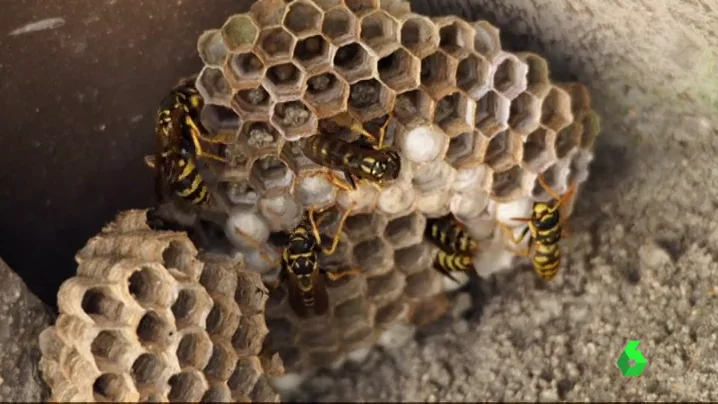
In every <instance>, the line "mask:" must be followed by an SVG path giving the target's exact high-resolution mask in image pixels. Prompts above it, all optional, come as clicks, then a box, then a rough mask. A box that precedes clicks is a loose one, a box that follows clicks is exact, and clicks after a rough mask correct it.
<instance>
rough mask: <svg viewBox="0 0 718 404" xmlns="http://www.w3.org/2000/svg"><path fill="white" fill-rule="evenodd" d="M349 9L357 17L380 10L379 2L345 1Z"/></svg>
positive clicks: (372, 0) (371, 0)
mask: <svg viewBox="0 0 718 404" xmlns="http://www.w3.org/2000/svg"><path fill="white" fill-rule="evenodd" d="M344 4H346V6H347V8H349V10H351V12H352V13H354V14H355V15H356V16H357V17H361V16H363V15H366V14H368V13H371V12H372V11H374V10H376V9H377V8H379V1H378V0H345V1H344Z"/></svg>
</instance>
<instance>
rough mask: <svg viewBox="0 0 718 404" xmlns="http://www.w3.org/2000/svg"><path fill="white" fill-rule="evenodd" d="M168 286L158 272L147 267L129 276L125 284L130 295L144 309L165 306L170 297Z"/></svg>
mask: <svg viewBox="0 0 718 404" xmlns="http://www.w3.org/2000/svg"><path fill="white" fill-rule="evenodd" d="M168 286H169V285H167V284H166V279H165V278H164V277H162V276H161V275H160V272H159V271H158V270H157V269H156V268H151V267H149V266H148V267H143V268H141V269H140V270H139V271H137V272H135V273H133V274H132V275H130V278H129V279H128V283H127V289H128V292H130V295H131V296H132V297H134V298H135V300H136V301H137V303H139V304H140V305H141V306H143V307H145V308H147V307H150V306H154V305H158V306H166V305H167V304H168V303H169V301H170V295H171V292H170V290H168Z"/></svg>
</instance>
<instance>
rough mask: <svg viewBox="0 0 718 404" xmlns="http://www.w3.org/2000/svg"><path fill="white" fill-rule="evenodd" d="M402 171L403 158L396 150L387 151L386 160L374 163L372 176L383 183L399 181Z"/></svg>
mask: <svg viewBox="0 0 718 404" xmlns="http://www.w3.org/2000/svg"><path fill="white" fill-rule="evenodd" d="M400 171H401V157H399V153H397V152H396V151H395V150H387V151H386V152H385V154H384V158H383V159H381V160H376V161H374V164H372V166H371V175H372V176H373V177H374V178H376V179H377V180H378V181H381V182H384V181H393V180H395V179H397V177H399V172H400Z"/></svg>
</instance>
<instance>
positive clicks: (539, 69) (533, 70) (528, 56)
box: [517, 52, 551, 99]
mask: <svg viewBox="0 0 718 404" xmlns="http://www.w3.org/2000/svg"><path fill="white" fill-rule="evenodd" d="M517 56H518V57H519V59H521V60H523V61H524V63H526V64H527V65H528V66H529V72H528V75H527V76H526V78H527V80H528V85H527V87H526V91H528V92H529V93H531V94H533V95H534V96H536V97H537V98H540V99H541V98H543V97H545V96H546V94H548V91H549V89H550V88H551V83H550V81H549V68H548V63H547V62H546V59H544V58H542V57H541V56H539V55H536V54H533V53H528V52H526V53H519V54H518V55H517Z"/></svg>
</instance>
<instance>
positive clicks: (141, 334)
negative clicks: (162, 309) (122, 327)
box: [136, 311, 173, 349]
mask: <svg viewBox="0 0 718 404" xmlns="http://www.w3.org/2000/svg"><path fill="white" fill-rule="evenodd" d="M136 333H137V338H138V339H139V340H140V343H141V344H142V345H143V346H146V347H150V348H152V347H154V348H160V349H161V348H166V347H167V345H168V343H169V337H170V336H171V335H172V334H173V333H172V328H171V327H170V323H169V321H168V320H167V319H166V318H164V317H163V316H161V315H160V314H159V313H157V312H156V311H148V312H147V313H146V314H145V315H144V316H142V319H140V322H139V324H138V325H137V329H136Z"/></svg>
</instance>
